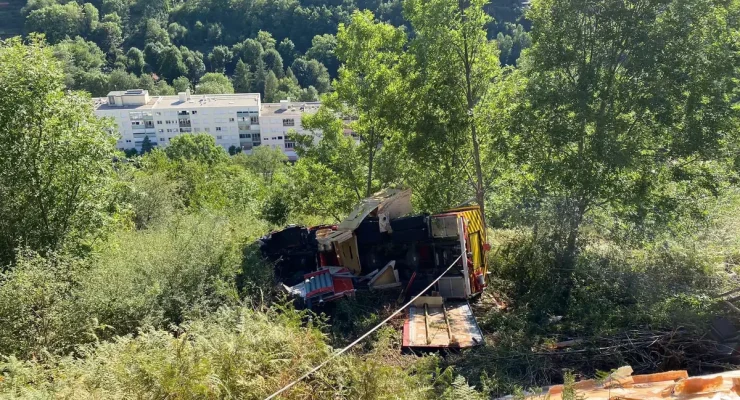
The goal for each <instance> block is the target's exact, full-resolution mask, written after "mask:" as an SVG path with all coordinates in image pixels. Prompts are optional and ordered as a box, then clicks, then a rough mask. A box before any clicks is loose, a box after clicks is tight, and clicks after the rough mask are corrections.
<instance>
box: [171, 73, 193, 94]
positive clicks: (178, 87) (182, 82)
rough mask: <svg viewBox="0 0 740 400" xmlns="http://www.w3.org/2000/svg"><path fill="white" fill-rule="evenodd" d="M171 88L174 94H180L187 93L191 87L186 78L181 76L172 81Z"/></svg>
mask: <svg viewBox="0 0 740 400" xmlns="http://www.w3.org/2000/svg"><path fill="white" fill-rule="evenodd" d="M172 86H173V87H174V88H175V92H177V93H181V92H186V91H188V90H189V89H190V86H191V85H190V80H188V78H186V77H184V76H181V77H178V78H175V79H174V80H173V81H172Z"/></svg>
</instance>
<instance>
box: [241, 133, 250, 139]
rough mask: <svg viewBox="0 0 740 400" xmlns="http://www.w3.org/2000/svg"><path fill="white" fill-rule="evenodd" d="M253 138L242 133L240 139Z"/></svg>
mask: <svg viewBox="0 0 740 400" xmlns="http://www.w3.org/2000/svg"><path fill="white" fill-rule="evenodd" d="M250 137H251V136H250V135H249V134H248V133H240V134H239V139H249V138H250Z"/></svg>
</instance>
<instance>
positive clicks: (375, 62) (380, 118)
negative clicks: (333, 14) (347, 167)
mask: <svg viewBox="0 0 740 400" xmlns="http://www.w3.org/2000/svg"><path fill="white" fill-rule="evenodd" d="M373 19H374V17H373V14H372V13H371V12H369V11H366V12H362V13H356V14H354V15H353V18H352V23H351V24H350V25H349V26H347V27H345V26H340V27H339V32H338V37H339V46H338V48H337V52H338V54H340V57H341V58H342V60H343V62H344V66H343V67H342V69H341V70H340V79H339V80H338V81H337V87H336V96H335V97H327V100H329V101H328V102H327V106H328V107H330V108H332V109H334V110H335V112H336V113H338V114H340V115H353V116H356V117H358V121H357V122H355V123H354V124H353V127H354V129H355V131H356V132H358V133H359V134H360V138H361V147H362V148H361V149H360V150H359V151H360V152H361V153H363V154H366V158H367V179H366V182H367V184H366V190H365V195H366V196H370V195H371V194H372V193H374V192H375V188H374V185H373V178H374V177H373V168H374V164H375V158H376V156H377V154H378V152H379V151H381V150H382V149H383V148H384V147H383V141H384V139H385V137H387V136H388V135H390V134H392V132H393V129H394V128H393V122H392V123H384V121H385V119H384V117H389V116H390V115H391V114H393V113H394V110H398V109H402V108H403V107H402V106H401V104H399V103H398V102H397V101H395V99H397V98H399V97H402V96H403V93H404V92H405V91H406V90H407V88H406V86H405V82H404V79H403V77H402V75H401V73H400V72H399V71H398V68H399V64H400V63H401V60H402V59H403V58H402V55H403V48H404V46H405V45H406V34H405V32H404V31H403V30H401V29H399V28H395V27H393V26H391V25H389V24H384V23H375V22H374V21H373ZM332 38H333V36H332ZM314 39H316V38H314ZM335 44H336V42H335ZM389 119H390V120H391V121H393V117H390V118H389Z"/></svg>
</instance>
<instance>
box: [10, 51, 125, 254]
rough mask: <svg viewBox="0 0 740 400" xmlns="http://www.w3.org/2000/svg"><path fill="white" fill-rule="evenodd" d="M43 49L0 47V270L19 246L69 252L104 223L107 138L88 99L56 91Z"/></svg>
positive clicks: (59, 76) (56, 73) (59, 78)
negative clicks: (69, 247)
mask: <svg viewBox="0 0 740 400" xmlns="http://www.w3.org/2000/svg"><path fill="white" fill-rule="evenodd" d="M62 89H63V72H62V68H61V66H60V65H59V62H58V61H57V60H56V59H55V58H54V57H53V55H52V54H51V49H50V48H48V47H46V46H45V45H43V44H42V43H40V42H37V41H35V40H34V41H32V42H31V43H29V44H28V45H24V44H22V43H21V41H20V40H19V39H11V40H9V41H3V42H1V43H0V91H2V92H3V93H6V95H5V96H2V99H0V116H2V117H0V132H1V133H0V198H2V199H3V201H2V202H0V215H2V216H3V217H2V218H0V264H6V263H8V262H9V261H11V260H12V258H13V253H14V249H15V248H16V246H18V245H20V244H22V245H23V246H27V247H29V248H30V249H32V250H36V251H39V252H45V251H47V250H54V249H61V248H63V247H65V245H70V246H72V247H76V246H79V245H82V244H83V243H84V241H85V240H86V239H90V238H92V237H94V236H95V235H96V234H97V233H98V231H99V229H100V227H101V226H103V225H104V223H105V221H106V220H107V218H108V215H107V213H106V210H107V207H108V206H109V204H110V203H109V200H110V197H109V195H110V188H111V184H112V165H111V160H112V159H113V156H114V145H115V137H114V136H113V135H112V134H111V133H109V132H112V131H113V129H112V126H111V125H110V123H109V121H103V120H100V119H98V118H97V117H96V116H95V115H94V113H93V111H92V107H91V102H90V99H89V97H87V96H85V95H82V94H79V93H74V92H72V93H69V92H64V91H63V90H62Z"/></svg>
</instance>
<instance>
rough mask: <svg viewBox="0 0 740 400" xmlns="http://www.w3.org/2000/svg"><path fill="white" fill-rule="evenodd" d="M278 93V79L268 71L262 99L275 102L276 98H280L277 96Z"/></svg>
mask: <svg viewBox="0 0 740 400" xmlns="http://www.w3.org/2000/svg"><path fill="white" fill-rule="evenodd" d="M277 94H278V79H277V77H276V76H275V73H274V72H272V71H270V72H269V73H268V74H267V77H266V78H265V98H264V101H265V102H266V103H275V102H277V101H278V100H281V99H279V98H277Z"/></svg>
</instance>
